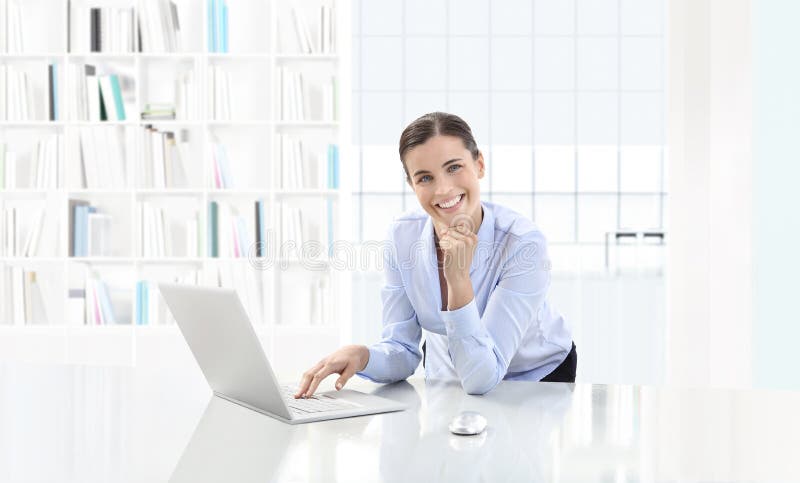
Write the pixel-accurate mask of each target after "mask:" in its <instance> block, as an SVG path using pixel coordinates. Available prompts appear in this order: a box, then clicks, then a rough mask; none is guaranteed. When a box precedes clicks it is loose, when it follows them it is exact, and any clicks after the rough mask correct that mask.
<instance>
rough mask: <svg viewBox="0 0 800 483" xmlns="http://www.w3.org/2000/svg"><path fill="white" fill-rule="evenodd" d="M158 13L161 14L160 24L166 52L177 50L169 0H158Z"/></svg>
mask: <svg viewBox="0 0 800 483" xmlns="http://www.w3.org/2000/svg"><path fill="white" fill-rule="evenodd" d="M158 6H159V13H160V14H161V20H162V22H161V26H162V28H163V29H164V38H165V39H166V42H165V44H166V50H167V52H177V50H178V41H177V39H176V38H175V22H174V21H173V20H174V19H173V18H172V7H171V6H170V1H169V0H158Z"/></svg>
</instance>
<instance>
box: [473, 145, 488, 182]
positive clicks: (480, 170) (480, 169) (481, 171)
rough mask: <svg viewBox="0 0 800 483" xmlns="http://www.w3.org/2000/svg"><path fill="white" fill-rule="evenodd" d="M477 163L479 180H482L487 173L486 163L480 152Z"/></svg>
mask: <svg viewBox="0 0 800 483" xmlns="http://www.w3.org/2000/svg"><path fill="white" fill-rule="evenodd" d="M475 163H476V164H477V165H478V179H481V178H483V175H484V174H485V172H486V163H485V162H484V160H483V153H482V152H481V151H478V159H476V160H475Z"/></svg>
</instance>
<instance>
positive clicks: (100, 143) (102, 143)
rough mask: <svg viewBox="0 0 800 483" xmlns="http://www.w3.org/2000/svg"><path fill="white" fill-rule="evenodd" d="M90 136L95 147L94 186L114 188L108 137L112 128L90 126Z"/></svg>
mask: <svg viewBox="0 0 800 483" xmlns="http://www.w3.org/2000/svg"><path fill="white" fill-rule="evenodd" d="M89 129H90V134H89V135H90V136H91V138H92V141H93V142H94V149H95V160H94V161H95V168H96V169H97V182H98V184H97V185H96V186H95V188H109V187H110V188H115V186H114V185H113V180H112V179H111V164H112V162H113V160H112V159H111V157H110V152H111V149H110V146H109V143H110V139H109V135H110V134H111V131H112V130H113V129H114V128H113V127H111V126H96V127H91V128H89Z"/></svg>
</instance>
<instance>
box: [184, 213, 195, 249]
mask: <svg viewBox="0 0 800 483" xmlns="http://www.w3.org/2000/svg"><path fill="white" fill-rule="evenodd" d="M185 249H186V256H187V257H196V256H197V218H189V219H188V220H186V247H185Z"/></svg>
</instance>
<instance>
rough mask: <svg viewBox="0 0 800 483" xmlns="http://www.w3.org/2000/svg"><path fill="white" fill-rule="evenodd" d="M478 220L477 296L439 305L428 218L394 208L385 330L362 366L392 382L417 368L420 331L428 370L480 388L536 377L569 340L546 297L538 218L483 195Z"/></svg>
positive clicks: (471, 389) (560, 356)
mask: <svg viewBox="0 0 800 483" xmlns="http://www.w3.org/2000/svg"><path fill="white" fill-rule="evenodd" d="M481 205H482V207H483V221H482V222H481V226H480V228H479V229H478V246H477V248H476V249H475V254H474V256H473V259H472V266H471V267H470V279H471V280H472V286H473V289H474V291H475V298H474V299H473V300H472V301H471V302H470V303H469V304H467V305H465V306H464V307H461V308H459V309H457V310H452V311H447V310H444V311H443V310H441V307H442V297H441V292H440V288H439V272H438V268H437V260H436V246H435V243H434V237H433V224H432V221H431V218H430V216H428V214H427V213H425V212H424V211H422V210H421V209H418V210H416V211H414V212H410V213H408V214H404V215H402V216H400V217H398V218H397V219H396V220H395V221H394V223H393V224H392V226H391V228H390V230H389V240H388V241H389V243H388V245H387V247H386V248H387V249H386V250H384V252H385V254H384V270H385V274H386V283H385V286H384V288H383V290H382V291H381V297H382V299H383V333H382V340H381V341H380V342H378V343H376V344H374V345H372V346H370V347H369V362H368V363H367V366H366V367H365V368H364V370H363V371H361V372H359V373H357V374H358V375H359V376H361V377H364V378H366V379H369V380H371V381H374V382H395V381H399V380H402V379H405V378H407V377H409V376H410V375H411V374H413V373H414V371H415V370H416V368H417V366H418V365H419V363H420V360H421V359H422V352H421V351H420V339H421V336H422V332H423V331H424V332H425V340H426V341H427V345H426V360H425V377H426V378H427V379H455V380H460V381H461V385H462V386H463V387H464V390H465V391H466V392H467V393H469V394H484V393H486V392H488V391H489V390H491V389H492V388H493V387H494V386H495V385H497V383H498V382H500V381H501V380H502V379H512V380H513V379H522V380H533V381H538V380H540V379H542V378H543V377H544V376H546V375H547V374H549V373H550V372H552V371H553V370H554V369H555V368H556V367H558V365H559V364H561V362H563V361H564V359H565V358H566V357H567V354H569V351H570V349H571V348H572V334H571V331H570V328H569V326H568V324H567V323H566V321H565V320H564V318H563V317H562V316H561V315H560V314H559V313H558V312H557V311H556V310H555V309H553V307H552V306H550V304H549V303H548V302H547V290H548V287H549V286H550V261H549V259H548V256H547V246H546V241H545V238H544V235H542V233H541V232H540V231H539V229H538V228H537V227H536V225H535V224H534V223H533V222H532V221H530V220H529V219H527V218H525V217H524V216H522V215H520V214H519V213H516V212H515V211H513V210H511V209H509V208H506V207H504V206H501V205H497V204H494V203H489V202H482V203H481Z"/></svg>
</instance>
